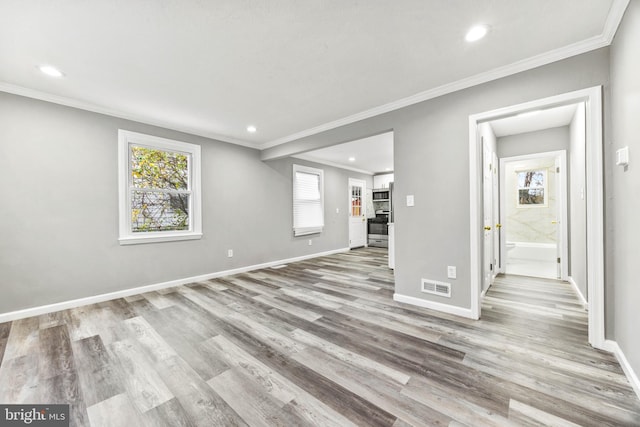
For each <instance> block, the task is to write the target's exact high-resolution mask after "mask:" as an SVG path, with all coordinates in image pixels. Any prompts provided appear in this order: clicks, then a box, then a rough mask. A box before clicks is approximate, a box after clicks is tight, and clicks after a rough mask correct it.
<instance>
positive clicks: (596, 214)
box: [469, 86, 605, 350]
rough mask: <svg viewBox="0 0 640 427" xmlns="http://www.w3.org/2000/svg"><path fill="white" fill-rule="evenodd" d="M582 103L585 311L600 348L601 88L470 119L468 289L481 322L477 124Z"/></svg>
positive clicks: (593, 340) (602, 343)
mask: <svg viewBox="0 0 640 427" xmlns="http://www.w3.org/2000/svg"><path fill="white" fill-rule="evenodd" d="M578 102H584V103H585V107H586V108H585V110H586V124H587V126H586V189H585V192H586V197H587V289H588V291H587V294H588V307H589V343H590V344H591V345H592V346H593V347H595V348H599V349H603V350H604V349H605V336H604V331H605V328H604V322H605V318H604V203H603V185H604V181H603V171H602V169H603V165H602V160H603V159H602V156H603V154H602V152H603V141H602V86H594V87H591V88H587V89H581V90H577V91H575V92H569V93H565V94H561V95H556V96H551V97H548V98H544V99H538V100H535V101H530V102H525V103H522V104H517V105H512V106H510V107H505V108H499V109H496V110H492V111H487V112H484V113H479V114H473V115H470V116H469V191H470V194H469V195H470V197H469V199H470V215H469V218H470V243H471V244H470V249H471V265H470V269H471V271H470V273H471V274H470V277H471V280H470V284H469V285H470V287H471V289H470V290H471V315H472V317H473V318H475V319H479V318H480V303H481V301H480V286H481V284H482V247H481V245H482V243H483V241H482V237H483V234H482V232H483V224H482V219H483V218H482V185H481V184H482V180H481V179H479V177H480V176H481V175H480V174H481V172H482V146H481V144H480V138H478V124H479V123H482V122H486V121H490V120H496V119H500V118H504V117H508V116H512V115H514V114H517V113H522V112H527V111H533V110H538V109H541V108H551V107H557V106H561V105H568V104H574V103H578Z"/></svg>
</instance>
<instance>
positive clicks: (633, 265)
mask: <svg viewBox="0 0 640 427" xmlns="http://www.w3.org/2000/svg"><path fill="white" fill-rule="evenodd" d="M639 46H640V2H638V1H632V2H630V3H629V7H628V9H627V11H626V13H625V16H624V19H623V21H622V25H621V26H620V28H619V29H618V33H617V34H616V37H615V40H614V43H613V46H612V48H611V100H612V101H611V136H612V138H608V139H607V141H608V142H609V143H608V144H607V146H606V151H605V168H606V169H607V172H608V173H607V176H606V177H607V180H608V181H609V182H610V185H609V186H608V188H607V194H606V201H607V211H606V214H607V237H608V238H607V242H606V256H607V261H608V262H607V266H606V267H607V270H606V278H607V285H608V287H609V288H614V290H615V292H614V293H613V294H612V293H610V292H607V298H608V301H607V308H609V309H610V311H609V312H608V313H607V320H608V319H609V318H610V316H611V315H613V316H615V340H616V341H617V342H618V344H619V345H620V347H621V348H622V351H623V352H624V354H625V356H626V357H627V360H628V361H629V363H630V364H631V366H632V368H633V369H634V370H635V372H636V374H640V340H639V339H638V336H639V335H638V325H640V285H639V283H638V281H639V280H640V262H638V261H639V260H640V249H639V247H640V246H639V244H638V241H639V239H640V222H639V221H638V212H640V126H639V124H640V102H639V100H640V79H639V78H638V76H640V56H638V47H639ZM624 146H628V147H629V158H630V163H629V166H628V167H627V168H622V167H620V166H615V150H617V149H619V148H621V147H624ZM612 285H613V286H612ZM611 299H613V303H612V301H611Z"/></svg>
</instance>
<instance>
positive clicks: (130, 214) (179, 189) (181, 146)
mask: <svg viewBox="0 0 640 427" xmlns="http://www.w3.org/2000/svg"><path fill="white" fill-rule="evenodd" d="M118 139H119V146H118V157H119V187H120V239H119V240H120V244H121V245H127V244H136V243H152V242H164V241H170V240H188V239H199V238H200V237H202V231H201V230H202V228H201V213H200V146H199V145H194V144H187V143H186V142H179V141H172V140H169V139H164V138H158V137H155V136H150V135H144V134H140V133H135V132H129V131H125V130H119V131H118Z"/></svg>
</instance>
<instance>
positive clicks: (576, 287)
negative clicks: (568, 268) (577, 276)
mask: <svg viewBox="0 0 640 427" xmlns="http://www.w3.org/2000/svg"><path fill="white" fill-rule="evenodd" d="M567 281H568V282H569V283H571V286H573V290H574V291H576V293H577V294H578V298H580V302H581V303H582V306H583V307H584V308H585V309H586V308H587V307H589V303H588V302H587V299H586V298H585V297H584V295H582V292H580V288H579V287H578V284H577V283H576V281H575V280H573V277H571V276H569V277H567Z"/></svg>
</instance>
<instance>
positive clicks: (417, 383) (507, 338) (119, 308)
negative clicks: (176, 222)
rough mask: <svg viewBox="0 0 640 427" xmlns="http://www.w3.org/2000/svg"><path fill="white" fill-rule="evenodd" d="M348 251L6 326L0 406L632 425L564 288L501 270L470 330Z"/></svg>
mask: <svg viewBox="0 0 640 427" xmlns="http://www.w3.org/2000/svg"><path fill="white" fill-rule="evenodd" d="M386 263H387V259H386V251H385V250H381V249H374V248H370V249H360V250H354V251H351V252H349V253H345V254H339V255H334V256H328V257H323V258H316V259H313V260H309V261H304V262H298V263H295V264H291V265H289V266H287V267H284V268H280V269H264V270H259V271H254V272H250V273H245V274H238V275H235V276H230V277H227V278H224V279H217V280H211V281H207V282H203V283H196V284H192V285H188V286H180V287H176V288H171V289H167V290H164V291H162V292H152V293H147V294H142V295H137V296H134V297H129V298H125V299H118V300H113V301H109V302H106V303H101V304H95V305H90V306H85V307H80V308H76V309H71V310H66V311H61V312H57V313H52V314H48V315H43V316H39V317H32V318H27V319H23V320H18V321H15V322H11V323H5V324H0V358H1V360H2V363H1V364H0V403H69V404H71V414H72V420H71V421H72V423H71V425H76V426H84V425H87V426H89V425H91V426H145V425H146V426H160V425H168V426H183V425H184V426H190V425H202V426H231V425H252V426H254V425H255V426H275V425H278V426H299V425H335V426H349V425H361V426H397V427H401V426H408V425H414V426H432V425H433V426H436V425H442V426H447V425H448V426H462V425H468V426H483V425H488V426H501V425H524V426H530V425H557V426H573V425H584V426H590V425H593V426H604V425H612V426H613V425H615V426H620V425H640V402H639V401H638V398H637V397H636V396H635V395H634V393H633V391H632V389H631V387H630V386H629V383H628V382H627V380H626V378H625V376H624V374H623V372H622V370H621V369H620V366H619V365H618V363H617V362H616V360H615V358H614V357H613V355H611V354H608V353H605V352H601V351H597V350H594V349H593V348H591V347H590V346H589V345H588V344H587V323H586V322H587V316H586V313H585V311H584V310H583V309H582V307H581V306H580V304H579V302H578V300H577V298H576V296H575V295H574V294H573V291H572V289H571V287H570V286H569V285H568V284H566V283H562V282H557V281H554V280H544V279H530V278H526V277H518V276H505V277H502V278H499V279H498V281H497V282H496V283H495V284H494V286H492V288H491V289H490V290H489V293H488V294H487V296H486V297H485V300H484V303H483V308H482V319H481V320H480V321H472V320H467V319H462V318H458V317H454V316H450V315H446V314H441V313H436V312H432V311H429V310H426V309H421V308H417V307H412V306H408V305H403V304H399V303H395V302H393V300H392V295H393V275H392V273H391V272H390V270H389V269H388V268H387V267H386Z"/></svg>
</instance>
